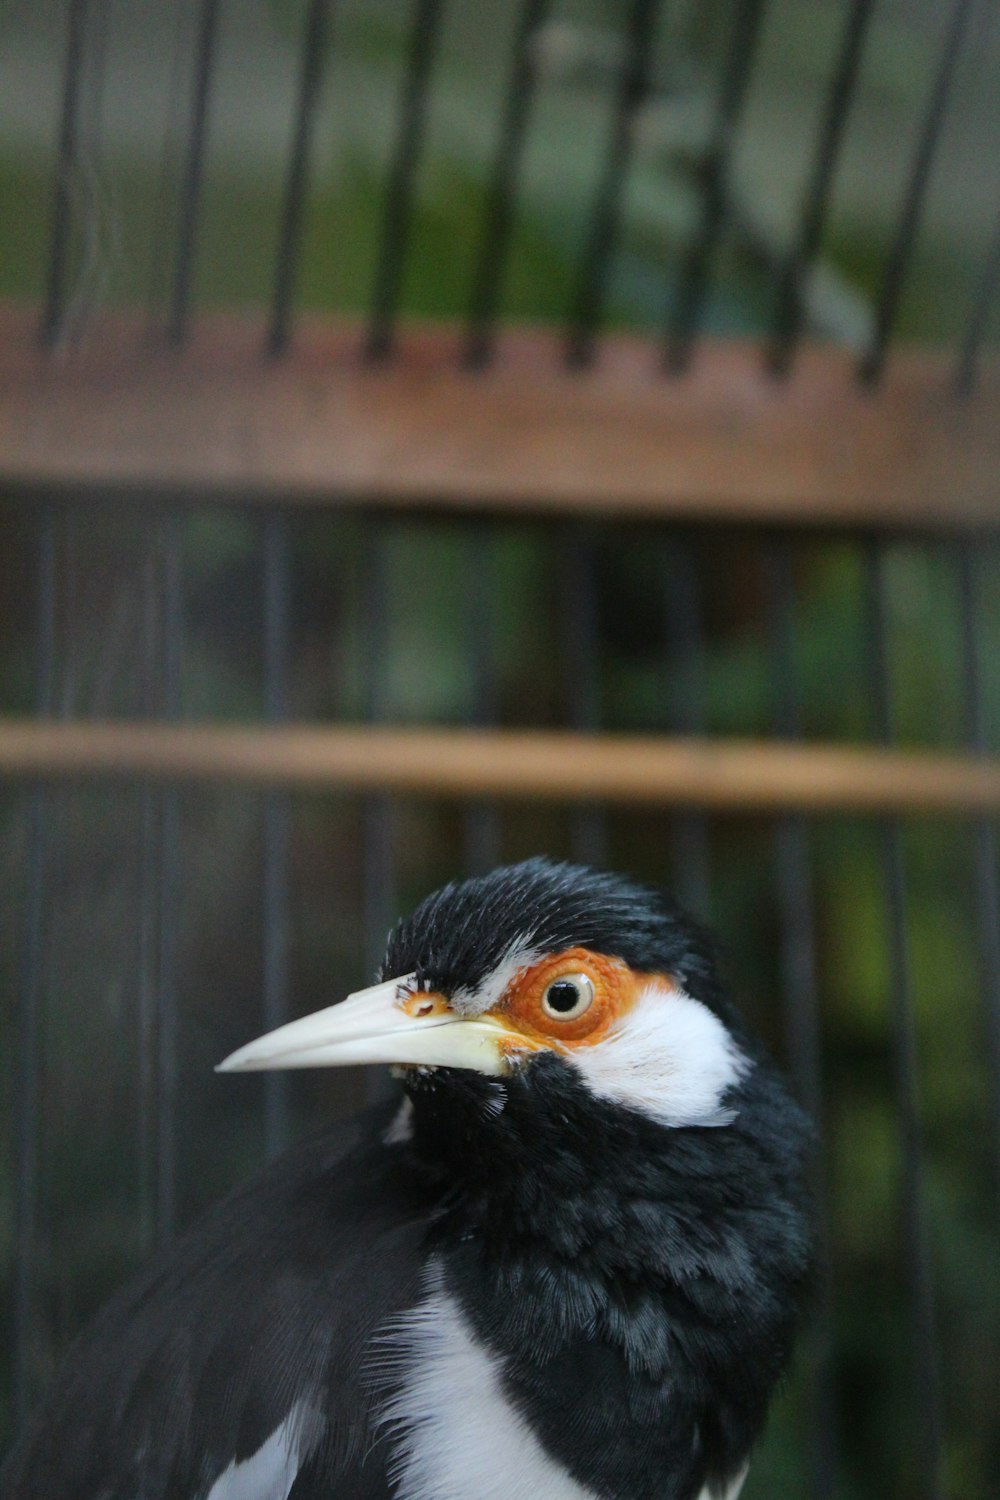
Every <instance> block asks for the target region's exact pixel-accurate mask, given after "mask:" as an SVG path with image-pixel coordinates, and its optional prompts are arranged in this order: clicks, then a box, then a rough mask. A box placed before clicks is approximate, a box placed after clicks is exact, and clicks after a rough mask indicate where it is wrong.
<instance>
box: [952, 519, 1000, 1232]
mask: <svg viewBox="0 0 1000 1500" xmlns="http://www.w3.org/2000/svg"><path fill="white" fill-rule="evenodd" d="M959 585H960V593H961V610H962V667H963V677H964V686H965V721H966V737H967V741H968V745H969V748H970V750H972V751H973V752H974V753H975V754H976V755H986V754H988V752H989V744H988V740H987V731H986V705H985V701H984V696H983V653H982V640H981V632H980V625H979V622H980V621H981V620H982V619H983V618H984V612H983V606H982V602H981V599H980V586H979V576H978V566H977V558H976V555H975V553H974V551H973V546H972V544H971V543H969V542H966V543H964V544H963V545H962V548H961V552H960V554H959ZM973 837H974V849H973V874H974V881H975V913H976V929H977V937H978V944H979V961H980V975H981V984H982V991H983V1002H984V1005H985V1017H984V1021H985V1026H984V1030H985V1043H986V1054H987V1068H988V1072H989V1079H988V1089H989V1108H990V1115H991V1123H992V1128H993V1150H994V1171H995V1174H996V1190H997V1201H998V1203H1000V878H998V868H1000V849H998V845H997V836H996V828H995V825H994V823H993V822H992V821H991V820H990V819H989V818H987V817H980V818H977V819H976V822H975V827H974V830H973Z"/></svg>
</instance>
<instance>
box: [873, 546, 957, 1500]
mask: <svg viewBox="0 0 1000 1500" xmlns="http://www.w3.org/2000/svg"><path fill="white" fill-rule="evenodd" d="M866 591H867V637H868V647H869V660H870V662H871V672H872V706H873V716H874V725H875V734H876V738H877V740H878V741H879V743H880V744H882V745H889V744H890V743H891V740H892V689H891V683H890V675H889V657H888V600H887V590H886V578H885V559H884V554H883V549H882V544H881V543H878V542H872V543H871V544H870V545H869V548H868V551H867V555H866ZM880 839H881V850H882V865H883V878H884V885H885V892H886V907H887V922H888V930H887V945H888V959H889V984H890V991H891V993H890V996H889V1001H890V1007H891V1012H890V1022H891V1041H892V1061H893V1071H894V1075H895V1086H896V1096H897V1104H898V1117H899V1124H900V1136H901V1148H902V1162H901V1166H902V1203H901V1225H900V1228H901V1232H902V1240H903V1244H902V1254H903V1263H904V1267H905V1272H906V1282H907V1291H908V1294H909V1299H910V1304H911V1333H912V1353H913V1365H912V1368H913V1391H914V1403H915V1407H916V1412H915V1417H916V1420H915V1423H914V1426H915V1428H916V1431H915V1433H914V1444H915V1447H916V1448H917V1450H918V1451H919V1453H920V1455H921V1461H920V1463H919V1464H918V1466H917V1470H918V1472H919V1474H920V1476H921V1479H920V1486H921V1487H920V1494H921V1496H922V1500H942V1496H943V1490H942V1478H941V1445H942V1420H941V1394H940V1380H939V1363H938V1351H937V1341H936V1335H935V1329H934V1300H933V1288H932V1279H931V1255H930V1244H929V1238H928V1231H927V1214H926V1202H925V1192H924V1174H923V1160H922V1148H923V1143H922V1139H921V1131H920V1104H919V1083H918V1067H917V1040H916V1030H915V1026H914V1020H913V1004H912V980H911V974H910V958H909V948H908V942H907V930H906V860H905V851H904V848H903V833H902V828H901V826H900V823H899V820H898V819H897V818H884V819H882V820H881V823H880Z"/></svg>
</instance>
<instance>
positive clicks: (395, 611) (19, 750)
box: [0, 0, 1000, 1500]
mask: <svg viewBox="0 0 1000 1500" xmlns="http://www.w3.org/2000/svg"><path fill="white" fill-rule="evenodd" d="M0 36H2V39H3V47H2V49H0V51H2V53H3V57H2V61H0V68H2V75H0V77H2V80H3V81H2V83H0V172H2V181H3V200H4V209H3V215H2V217H3V221H4V223H3V227H2V229H0V247H2V257H3V265H2V268H0V285H2V290H3V294H4V298H5V300H4V302H3V304H2V305H0V321H2V329H3V332H2V338H0V370H2V373H0V501H2V506H0V526H2V528H3V546H2V548H0V576H2V577H3V581H4V587H3V590H2V595H0V597H3V599H4V601H5V603H4V612H3V635H4V642H5V644H4V646H3V652H2V659H0V682H2V684H3V687H2V692H3V704H2V707H3V717H2V719H0V771H2V776H3V783H2V785H3V792H2V797H3V809H4V824H3V829H4V831H3V868H4V872H5V873H4V881H3V885H4V900H3V902H2V911H0V924H2V925H0V931H2V934H3V942H2V951H0V972H2V975H3V989H4V997H5V998H4V1004H3V1010H2V1016H0V1024H2V1027H3V1039H4V1040H3V1049H2V1056H3V1063H2V1070H0V1071H2V1089H3V1093H4V1098H5V1101H6V1106H7V1107H6V1109H5V1118H6V1119H7V1120H8V1121H9V1122H10V1125H9V1128H8V1131H7V1144H6V1146H5V1154H4V1165H3V1175H2V1177H0V1188H2V1193H3V1198H4V1202H5V1205H6V1210H5V1213H4V1216H3V1218H4V1222H5V1225H6V1226H7V1229H6V1232H5V1234H4V1235H3V1267H4V1272H5V1276H6V1286H7V1290H6V1291H5V1294H4V1296H5V1302H6V1305H7V1309H8V1313H9V1317H8V1318H5V1322H6V1323H7V1325H8V1326H9V1328H10V1330H11V1338H10V1340H9V1351H5V1354H4V1356H3V1366H2V1374H0V1394H2V1396H3V1399H4V1406H5V1410H6V1414H7V1415H6V1427H5V1432H6V1433H7V1434H9V1433H10V1432H11V1431H13V1429H14V1428H15V1426H16V1424H17V1422H18V1421H19V1420H20V1418H21V1417H22V1416H23V1415H24V1413H25V1411H26V1410H27V1408H28V1407H29V1406H30V1404H31V1403H32V1402H33V1401H34V1400H35V1399H36V1397H37V1396H38V1394H39V1392H40V1391H41V1390H42V1389H43V1388H44V1385H45V1383H46V1380H47V1379H48V1377H49V1375H50V1374H51V1372H52V1370H53V1368H54V1366H55V1363H56V1361H57V1360H58V1357H59V1355H60V1353H61V1352H62V1350H63V1349H64V1348H65V1346H66V1344H67V1343H68V1341H69V1340H70V1339H71V1337H72V1336H73V1334H74V1333H75V1331H76V1330H77V1328H78V1327H79V1326H80V1324H81V1323H82V1322H83V1321H84V1320H85V1319H86V1317H87V1316H88V1315H89V1313H90V1312H91V1311H92V1310H93V1309H94V1307H95V1306H96V1305H97V1304H98V1303H99V1302H100V1301H101V1300H102V1299H103V1297H104V1296H105V1295H106V1294H107V1293H108V1292H109V1291H110V1290H111V1288H112V1287H113V1286H114V1285H116V1284H117V1283H118V1282H119V1281H120V1280H121V1279H122V1277H123V1276H124V1275H125V1274H126V1273H127V1272H128V1270H129V1269H130V1268H131V1267H133V1266H134V1265H135V1264H136V1263H137V1262H139V1261H140V1260H141V1259H142V1258H143V1257H144V1256H145V1255H146V1254H148V1253H149V1251H150V1250H151V1249H152V1248H153V1247H154V1246H156V1245H158V1244H162V1243H164V1242H166V1241H167V1240H169V1239H170V1238H171V1237H172V1235H173V1234H174V1232H175V1230H176V1228H177V1227H178V1226H179V1225H181V1224H183V1223H184V1222H186V1221H188V1220H189V1219H190V1218H191V1217H192V1216H193V1215H194V1213H195V1212H196V1211H197V1210H198V1209H199V1208H200V1207H201V1206H203V1205H204V1204H205V1203H207V1202H208V1201H211V1200H212V1199H213V1198H214V1197H216V1196H217V1195H218V1194H219V1193H220V1192H221V1191H222V1190H223V1189H224V1188H225V1187H226V1186H227V1185H228V1184H229V1183H231V1182H232V1181H234V1180H235V1179H236V1178H238V1177H239V1176H240V1175H242V1174H244V1173H246V1172H247V1171H248V1170H249V1169H250V1167H251V1166H252V1165H253V1163H254V1162H255V1161H257V1160H259V1159H260V1158H262V1157H263V1156H264V1155H265V1154H267V1153H271V1152H274V1151H276V1150H278V1149H280V1148H281V1147H282V1146H283V1145H284V1144H285V1143H287V1142H288V1141H289V1140H290V1139H291V1138H292V1137H293V1136H295V1135H297V1134H299V1133H301V1132H302V1131H303V1130H304V1129H305V1128H306V1127H307V1126H308V1124H309V1123H310V1122H311V1121H314V1120H315V1121H318V1120H320V1119H325V1118H328V1117H329V1116H330V1115H331V1114H333V1115H337V1114H343V1113H347V1112H349V1111H350V1110H352V1109H353V1108H355V1107H356V1105H357V1103H358V1102H359V1100H361V1099H362V1098H364V1097H366V1096H367V1094H370V1092H371V1090H373V1089H377V1088H378V1087H380V1086H381V1085H380V1084H379V1083H378V1082H377V1081H376V1082H373V1081H372V1080H371V1079H370V1078H367V1077H363V1076H357V1077H355V1076H353V1075H350V1074H347V1075H343V1076H341V1075H338V1076H336V1077H334V1078H333V1079H331V1078H330V1077H329V1076H322V1077H308V1076H296V1077H294V1078H292V1079H289V1078H288V1077H271V1078H268V1079H267V1080H266V1081H264V1082H260V1081H259V1080H257V1079H254V1078H249V1079H244V1078H238V1079H233V1078H217V1077H215V1076H214V1075H213V1073H212V1065H213V1064H214V1063H215V1062H216V1061H217V1060H218V1059H219V1058H220V1057H221V1056H223V1055H224V1054H225V1053H226V1052H227V1051H229V1050H230V1049H231V1048H232V1047H234V1046H236V1045H237V1044H238V1043H239V1042H241V1041H243V1040H245V1039H247V1038H248V1037H249V1036H251V1035H254V1034H256V1033H257V1032H258V1031H260V1030H262V1029H263V1028H264V1027H265V1026H272V1025H276V1024H278V1023H279V1022H280V1021H281V1020H282V1019H283V1018H285V1017H287V1016H289V1015H291V1014H295V1013H298V1012H300V1011H305V1010H309V1009H312V1008H315V1007H316V1006H318V1005H320V1004H325V1003H329V1002H330V1001H332V1000H333V999H335V998H337V997H338V996H339V995H341V994H343V993H346V991H347V990H348V989H350V988H353V987H356V986H357V985H358V984H359V983H361V982H362V981H364V980H365V979H366V977H367V976H368V975H370V973H371V972H372V970H373V968H374V966H375V964H376V963H377V961H378V958H379V955H380V951H381V947H382V943H383V939H384V936H385V932H386V930H387V928H388V926H389V925H390V924H391V922H392V920H393V919H394V917H395V916H396V915H397V914H398V913H399V912H401V911H402V910H404V909H405V908H406V907H407V906H409V905H410V904H412V901H413V900H414V899H416V898H417V897H419V896H420V895H421V894H423V893H425V892H426V891H428V890H430V889H432V888H433V887H434V886H435V885H436V884H438V883H440V881H441V880H443V879H445V878H449V877H451V876H454V875H455V874H459V873H461V872H463V871H479V870H482V869H485V868H489V867H490V866H492V865H494V864H496V863H499V862H501V861H503V860H508V859H514V858H518V857H521V856H524V855H527V854H529V853H535V852H538V851H540V850H544V851H546V852H550V853H553V854H557V855H565V856H568V857H573V858H577V859H581V860H584V861H586V862H590V863H595V864H598V865H605V864H606V865H610V866H613V867H619V868H623V869H628V870H631V871H632V872H634V873H635V874H637V875H640V876H642V877H645V878H648V879H652V880H655V881H658V882H659V883H662V884H666V885H668V886H670V887H672V888H673V889H674V890H675V891H676V893H677V894H678V895H679V897H680V898H681V899H682V901H683V902H685V903H686V904H687V905H688V906H689V907H691V908H692V909H693V910H695V911H696V912H698V913H700V914H701V915H703V916H704V917H706V918H707V919H708V920H709V921H710V922H711V923H712V924H713V926H714V927H715V928H716V929H717V930H718V931H719V933H720V936H721V938H722V940H723V943H724V946H725V948H726V950H727V952H728V955H729V966H730V971H731V974H732V975H733V977H734V982H735V984H736V987H737V989H738V991H739V992H740V993H741V995H742V997H743V1000H744V1003H745V1005H746V1006H747V1008H748V1010H749V1011H750V1014H751V1015H752V1017H753V1019H754V1021H755V1024H756V1025H757V1026H758V1027H759V1028H760V1029H761V1030H762V1031H763V1032H764V1034H765V1035H766V1036H767V1038H768V1040H769V1042H770V1045H771V1046H772V1048H773V1049H774V1050H775V1051H776V1052H777V1053H778V1055H779V1056H780V1057H781V1058H782V1059H783V1061H784V1062H785V1064H786V1066H787V1067H788V1069H789V1070H790V1072H791V1074H792V1076H793V1078H794V1080H795V1083H796V1086H797V1088H798V1090H799V1093H800V1095H801V1097H802V1098H803V1100H804V1102H805V1103H806V1104H807V1106H808V1107H809V1109H810V1110H811V1112H812V1113H813V1114H814V1116H815V1117H816V1118H817V1120H818V1121H819V1123H820V1132H821V1140H822V1150H821V1154H820V1161H819V1164H818V1168H817V1173H818V1180H819V1186H820V1189H821V1193H820V1196H821V1199H822V1202H823V1205H824V1210H823V1237H824V1241H825V1256H824V1265H825V1270H824V1273H823V1276H822V1287H821V1289H820V1293H819V1295H818V1297H817V1307H816V1310H815V1313H814V1316H813V1318H812V1323H811V1327H810V1330H809V1333H808V1335H807V1338H806V1340H805V1343H804V1346H803V1349H802V1352H801V1355H800V1357H799V1360H798V1363H797V1365H796V1369H795V1372H794V1375H793V1378H792V1379H791V1380H790V1382H789V1384H788V1386H787V1389H786V1390H785V1392H784V1393H783V1395H782V1398H781V1400H780V1401H779V1403H778V1407H777V1410H776V1412H775V1414H774V1417H773V1420H772V1424H771V1428H770V1430H769V1436H768V1440H767V1443H766V1444H765V1447H764V1449H763V1451H762V1453H761V1455H760V1457H759V1459H758V1461H757V1463H756V1464H755V1468H754V1472H753V1474H752V1475H751V1479H750V1481H749V1482H748V1485H747V1489H746V1494H747V1496H749V1497H751V1500H752V1497H753V1496H759V1495H764V1494H772V1495H773V1494H778V1493H781V1494H789V1495H791V1494H796V1495H810V1496H815V1497H817V1500H819V1497H833V1496H838V1497H841V1496H842V1497H845V1500H846V1497H849V1496H852V1497H853V1496H856V1497H859V1500H860V1497H864V1496H876V1495H877V1496H880V1497H890V1496H892V1497H897V1496H898V1497H903V1496H907V1497H912V1496H921V1497H925V1500H939V1497H944V1496H946V1495H955V1496H958V1495H962V1496H963V1497H965V1496H971V1495H985V1494H986V1493H987V1492H988V1489H989V1484H990V1481H989V1478H988V1476H989V1475H990V1474H993V1475H995V1474H996V1473H997V1472H998V1470H1000V1453H998V1449H997V1435H996V1431H997V1423H996V1412H995V1397H994V1395H993V1384H992V1378H991V1377H992V1372H993V1369H994V1364H995V1357H996V1351H997V1347H998V1344H997V1339H998V1329H1000V1310H998V1294H1000V1288H998V1278H997V1264H998V1257H997V1253H996V1249H997V1247H996V1222H997V1221H996V1209H997V1193H998V1191H1000V928H998V915H1000V892H998V883H997V881H998V871H997V847H996V828H995V818H996V812H997V808H998V806H1000V760H998V759H997V741H998V738H1000V650H998V646H1000V641H998V633H1000V566H998V561H1000V560H998V556H997V550H996V529H997V522H998V518H1000V506H998V494H997V485H998V479H997V476H998V474H1000V389H998V385H997V377H996V372H995V368H994V367H993V366H992V365H991V360H990V354H989V347H988V335H989V327H988V323H989V313H990V306H991V301H992V300H993V296H994V292H995V288H996V282H997V279H998V276H1000V227H998V226H1000V221H998V219H997V204H998V202H1000V193H998V190H1000V171H998V169H997V162H998V161H1000V154H998V152H997V149H996V148H997V141H998V129H1000V119H998V117H997V111H996V98H995V95H996V87H995V82H996V78H997V77H998V65H1000V33H998V29H997V27H996V24H995V16H994V15H993V11H992V8H991V7H989V6H987V5H980V6H977V5H975V4H973V3H972V0H949V3H948V4H942V3H938V4H935V3H933V0H905V3H904V0H886V3H884V4H883V5H881V6H877V5H875V4H874V3H873V0H843V3H840V4H820V3H818V0H771V3H770V4H768V3H766V0H717V3H712V4H708V3H706V0H689V3H687V4H678V5H674V6H662V5H659V4H657V3H656V0H620V3H610V0H609V3H606V4H600V3H597V0H594V3H592V4H587V3H584V0H572V3H565V4H560V5H556V4H554V3H546V0H503V3H496V4H494V5H492V6H490V7H489V8H488V14H484V8H483V7H480V6H477V5H476V4H475V0H452V3H451V4H448V5H446V4H444V3H443V0H410V3H406V4H404V3H403V0H380V3H378V4H372V3H371V0H353V3H349V0H342V3H341V4H340V5H338V6H333V5H332V3H330V0H272V3H267V0H253V3H249V0H241V4H240V5H239V6H235V5H226V4H223V3H222V0H198V3H195V0H186V3H183V4H168V3H166V0H140V3H138V4H135V5H130V6H129V7H124V6H116V5H114V4H113V3H112V0H45V3H41V4H39V3H37V0H35V3H32V4H30V5H29V4H28V3H23V4H21V5H17V4H15V5H13V6H12V7H8V11H7V14H6V16H5V18H4V19H3V21H2V23H0Z"/></svg>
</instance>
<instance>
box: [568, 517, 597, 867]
mask: <svg viewBox="0 0 1000 1500" xmlns="http://www.w3.org/2000/svg"><path fill="white" fill-rule="evenodd" d="M559 545H560V546H561V547H562V548H563V559H562V580H563V594H562V600H563V609H562V620H563V662H564V681H565V684H566V686H565V703H566V717H567V722H568V723H569V726H570V728H571V729H575V730H578V731H580V732H581V733H584V734H586V733H593V732H594V731H595V730H596V729H597V728H598V727H599V725H600V720H601V701H600V700H601V689H600V675H599V663H600V657H599V645H600V636H599V632H598V621H597V538H596V536H595V533H594V529H593V527H592V526H590V525H588V524H587V523H585V522H575V523H572V524H571V525H570V526H569V527H568V528H567V530H566V531H565V532H561V534H560V536H559ZM570 830H571V841H572V849H573V858H574V859H576V860H579V861H580V863H581V864H585V865H602V864H604V863H605V858H606V852H607V819H606V817H605V814H604V811H603V809H601V808H599V807H586V806H581V807H578V808H575V809H574V811H573V813H572V815H571V822H570Z"/></svg>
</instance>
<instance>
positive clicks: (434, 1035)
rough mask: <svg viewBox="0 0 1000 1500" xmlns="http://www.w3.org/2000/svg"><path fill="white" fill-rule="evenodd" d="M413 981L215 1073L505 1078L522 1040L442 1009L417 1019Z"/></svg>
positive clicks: (270, 1036)
mask: <svg viewBox="0 0 1000 1500" xmlns="http://www.w3.org/2000/svg"><path fill="white" fill-rule="evenodd" d="M413 977H414V976H413V975H408V976H406V977H404V978H401V979H387V980H386V981H385V982H384V983H383V984H375V985H372V986H371V988H370V989H367V990H358V991H357V993H356V994H353V995H348V997H347V999H346V1000H342V1001H341V1002H340V1004H339V1005H330V1006H327V1008H326V1009H325V1010H318V1011H315V1012H314V1014H313V1015H311V1016H303V1017H302V1018H301V1020H298V1021H290V1022H289V1023H288V1025H287V1026H279V1027H278V1029H277V1031H270V1032H268V1033H267V1035H266V1036H262V1037H258V1038H257V1040H256V1041H255V1042H248V1043H247V1045H246V1046H245V1047H240V1048H238V1050H237V1051H236V1052H233V1053H230V1055H229V1057H227V1058H226V1059H225V1060H224V1061H223V1062H221V1063H219V1065H218V1067H217V1068H216V1072H217V1073H244V1072H253V1071H257V1070H261V1069H266V1068H336V1067H341V1066H344V1065H345V1064H352V1063H413V1064H415V1065H416V1066H418V1067H419V1066H423V1067H431V1068H435V1067H437V1068H471V1069H473V1070H474V1071H475V1072H477V1073H488V1074H492V1075H494V1076H497V1075H500V1074H503V1073H506V1072H507V1071H508V1068H509V1063H508V1053H509V1051H510V1049H511V1047H518V1046H519V1045H523V1041H524V1039H523V1038H521V1037H519V1036H518V1034H517V1033H516V1032H513V1031H510V1030H508V1028H507V1027H505V1026H504V1024H503V1022H501V1021H498V1020H495V1019H494V1018H493V1017H491V1016H475V1017H466V1016H458V1015H455V1014H454V1012H452V1011H449V1010H446V1009H444V1008H443V1007H442V1005H441V1004H440V1003H439V1004H437V1005H435V1006H434V1008H433V1010H431V1011H430V1013H428V1014H426V1015H421V1014H417V1013H415V1012H416V1011H418V1010H420V1009H422V1008H423V1007H420V1006H415V1005H414V1003H413V1002H414V1000H415V999H423V996H418V997H415V996H413V995H412V993H411V991H410V989H409V982H410V981H411V980H412V979H413Z"/></svg>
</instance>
